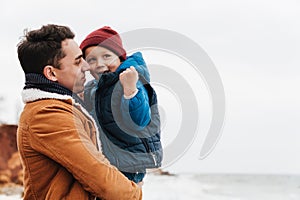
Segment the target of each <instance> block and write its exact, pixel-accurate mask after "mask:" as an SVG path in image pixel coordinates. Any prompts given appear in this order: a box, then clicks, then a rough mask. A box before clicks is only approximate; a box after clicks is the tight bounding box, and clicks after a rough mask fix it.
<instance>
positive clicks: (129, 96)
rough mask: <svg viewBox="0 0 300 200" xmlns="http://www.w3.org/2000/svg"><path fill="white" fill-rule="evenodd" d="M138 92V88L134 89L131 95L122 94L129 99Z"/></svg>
mask: <svg viewBox="0 0 300 200" xmlns="http://www.w3.org/2000/svg"><path fill="white" fill-rule="evenodd" d="M138 92H139V90H138V89H136V90H135V91H134V92H133V93H132V94H131V95H128V96H127V95H125V94H124V99H131V98H133V97H134V96H135V95H136V94H137V93H138Z"/></svg>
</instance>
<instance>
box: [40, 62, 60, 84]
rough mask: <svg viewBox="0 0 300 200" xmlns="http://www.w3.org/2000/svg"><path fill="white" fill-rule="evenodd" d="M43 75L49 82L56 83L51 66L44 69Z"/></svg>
mask: <svg viewBox="0 0 300 200" xmlns="http://www.w3.org/2000/svg"><path fill="white" fill-rule="evenodd" d="M43 74H44V76H45V77H46V78H47V79H49V80H50V81H57V78H56V74H55V71H54V67H53V66H51V65H47V66H46V67H44V70H43Z"/></svg>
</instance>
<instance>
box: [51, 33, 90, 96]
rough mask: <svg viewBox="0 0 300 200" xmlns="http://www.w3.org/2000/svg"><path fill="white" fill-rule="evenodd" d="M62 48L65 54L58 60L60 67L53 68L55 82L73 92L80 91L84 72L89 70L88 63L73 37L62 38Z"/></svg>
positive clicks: (83, 81)
mask: <svg viewBox="0 0 300 200" xmlns="http://www.w3.org/2000/svg"><path fill="white" fill-rule="evenodd" d="M62 50H63V52H64V53H65V54H66V56H65V57H64V58H63V59H61V60H60V61H59V63H60V69H57V68H55V69H54V71H55V76H56V78H57V82H58V83H59V84H61V85H62V86H64V87H66V88H68V89H69V90H71V91H73V93H80V92H82V91H83V90H84V83H85V81H86V79H85V72H86V71H88V70H89V65H88V64H87V62H86V61H85V60H84V59H83V57H82V52H81V50H80V48H79V47H78V45H77V43H76V42H75V41H74V40H73V39H66V40H64V41H63V42H62Z"/></svg>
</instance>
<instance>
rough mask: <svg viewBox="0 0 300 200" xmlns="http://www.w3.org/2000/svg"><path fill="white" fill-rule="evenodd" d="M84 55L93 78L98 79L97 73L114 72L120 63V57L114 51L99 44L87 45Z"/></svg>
mask: <svg viewBox="0 0 300 200" xmlns="http://www.w3.org/2000/svg"><path fill="white" fill-rule="evenodd" d="M85 55H86V58H85V59H86V61H87V63H88V64H89V65H90V72H91V74H92V75H93V77H94V78H95V79H99V74H102V73H106V72H115V71H116V70H117V68H118V67H119V66H120V64H121V60H120V58H119V57H118V56H117V55H116V54H115V53H114V52H112V51H110V50H108V49H106V48H104V47H101V46H91V47H88V48H87V49H86V50H85Z"/></svg>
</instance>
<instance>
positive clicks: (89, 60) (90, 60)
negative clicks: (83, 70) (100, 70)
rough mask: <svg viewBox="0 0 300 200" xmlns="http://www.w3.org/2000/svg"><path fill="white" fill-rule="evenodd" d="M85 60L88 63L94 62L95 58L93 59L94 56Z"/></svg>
mask: <svg viewBox="0 0 300 200" xmlns="http://www.w3.org/2000/svg"><path fill="white" fill-rule="evenodd" d="M86 62H87V63H88V64H93V63H95V62H96V59H95V58H89V59H87V61H86Z"/></svg>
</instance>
